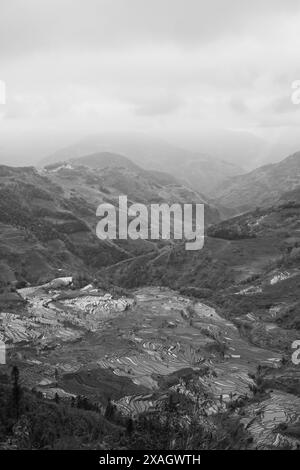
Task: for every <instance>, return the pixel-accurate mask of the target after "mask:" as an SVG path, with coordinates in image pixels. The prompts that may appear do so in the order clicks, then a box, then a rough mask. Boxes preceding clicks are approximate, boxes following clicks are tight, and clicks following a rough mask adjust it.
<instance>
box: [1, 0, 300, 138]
mask: <svg viewBox="0 0 300 470" xmlns="http://www.w3.org/2000/svg"><path fill="white" fill-rule="evenodd" d="M299 24H300V2H299V1H298V0H285V1H284V2H283V1H282V0H252V1H251V2H249V1H246V0H226V1H222V0H218V1H217V0H210V1H209V2H208V1H202V0H188V1H186V0H151V1H149V0H87V1H85V2H83V1H82V0H52V1H50V0H49V1H48V0H45V1H43V2H41V1H40V0H26V2H24V1H23V0H2V1H1V15H0V79H2V80H5V82H6V85H7V104H6V106H5V109H2V110H1V116H2V118H1V120H0V131H1V132H2V135H5V133H7V135H8V133H9V135H13V133H14V129H15V131H16V132H17V131H20V129H23V130H26V129H29V130H32V131H33V130H34V131H35V132H39V131H43V132H45V131H46V130H47V129H49V128H51V129H55V127H57V129H58V130H59V129H61V128H62V126H64V127H65V128H66V129H68V131H71V130H74V132H77V131H78V130H80V131H81V132H82V134H84V133H86V132H87V131H89V132H91V131H92V132H94V131H97V130H99V129H101V131H105V130H108V131H110V130H114V131H115V130H122V131H138V130H143V131H145V130H146V131H149V132H158V133H161V134H163V133H164V132H165V133H167V134H169V135H170V134H172V133H174V135H177V136H178V135H179V134H180V133H182V134H183V135H185V134H187V133H194V134H196V133H197V132H198V131H199V130H202V129H204V128H209V129H213V128H226V129H234V130H240V129H243V130H246V131H249V132H253V133H256V134H257V135H259V136H261V137H265V138H272V136H273V135H276V133H278V131H279V130H282V129H288V130H292V129H297V128H298V126H299V124H300V106H298V107H297V106H295V105H293V104H292V103H291V93H292V90H291V85H292V82H293V81H294V80H297V79H300V63H299V52H300V34H299ZM2 108H3V107H2Z"/></svg>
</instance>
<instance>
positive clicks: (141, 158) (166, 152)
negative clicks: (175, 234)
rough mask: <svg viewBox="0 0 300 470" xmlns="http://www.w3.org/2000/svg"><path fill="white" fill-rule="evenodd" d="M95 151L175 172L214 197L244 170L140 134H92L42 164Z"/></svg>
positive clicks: (194, 186)
mask: <svg viewBox="0 0 300 470" xmlns="http://www.w3.org/2000/svg"><path fill="white" fill-rule="evenodd" d="M94 153H98V154H105V153H111V154H112V160H113V161H114V160H115V157H114V156H113V154H115V153H117V154H122V155H126V156H127V157H128V158H130V160H132V162H134V163H136V164H137V165H139V166H141V167H143V168H145V169H148V170H159V171H163V172H167V173H168V174H171V175H174V176H175V177H176V178H177V179H179V180H181V181H182V182H183V183H184V184H186V185H189V186H191V187H192V188H194V189H195V190H196V191H199V192H200V193H202V194H204V195H207V196H208V195H211V196H213V192H214V189H215V188H217V187H218V185H219V184H220V183H221V182H223V181H224V180H226V179H227V178H229V177H232V176H235V175H239V174H241V173H243V169H242V168H241V167H239V166H238V165H236V164H233V163H230V162H227V161H224V160H221V159H218V158H214V157H213V156H211V155H209V154H206V153H200V152H191V151H189V150H186V149H184V148H180V147H176V146H174V145H171V144H169V143H167V142H165V141H163V140H159V139H154V138H150V137H147V136H140V135H132V136H130V135H129V136H127V135H100V136H90V137H87V138H86V139H83V140H82V141H80V142H78V143H76V144H74V145H71V146H69V147H66V148H64V149H61V150H58V151H57V152H55V153H54V154H52V155H50V156H49V157H48V158H46V159H43V160H42V161H41V162H40V165H41V166H44V165H47V164H49V163H51V164H52V163H57V162H60V161H71V160H76V159H79V158H81V157H85V155H89V154H94ZM85 158H86V157H85Z"/></svg>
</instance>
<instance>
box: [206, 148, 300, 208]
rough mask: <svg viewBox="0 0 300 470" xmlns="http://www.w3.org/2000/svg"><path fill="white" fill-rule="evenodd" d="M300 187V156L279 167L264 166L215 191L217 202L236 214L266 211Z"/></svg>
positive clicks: (294, 155)
mask: <svg viewBox="0 0 300 470" xmlns="http://www.w3.org/2000/svg"><path fill="white" fill-rule="evenodd" d="M298 186H300V152H297V153H294V154H293V155H290V156H289V157H287V158H285V159H284V160H282V161H280V162H279V163H274V164H269V165H264V166H262V167H260V168H257V169H255V170H253V171H251V172H250V173H246V174H244V175H239V176H235V177H233V178H230V179H228V180H227V181H226V182H224V183H222V184H221V185H220V186H219V188H216V190H215V198H214V200H215V202H216V203H217V204H220V205H222V206H225V207H228V208H234V209H235V210H236V213H238V212H245V211H247V210H251V209H254V208H255V207H267V206H270V205H272V204H273V203H274V201H276V200H278V199H280V197H281V195H282V194H284V193H286V192H287V191H292V190H294V189H296V188H297V187H298Z"/></svg>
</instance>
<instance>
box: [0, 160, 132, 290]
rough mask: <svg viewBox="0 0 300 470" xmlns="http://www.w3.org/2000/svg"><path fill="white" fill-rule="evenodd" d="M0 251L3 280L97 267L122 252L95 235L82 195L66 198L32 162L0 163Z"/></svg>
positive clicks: (90, 209) (90, 212) (118, 257)
mask: <svg viewBox="0 0 300 470" xmlns="http://www.w3.org/2000/svg"><path fill="white" fill-rule="evenodd" d="M0 196H1V197H0V253H1V262H2V267H3V268H4V267H6V275H5V276H4V277H3V279H2V280H3V283H4V285H5V282H8V283H9V282H10V281H12V280H18V281H28V282H36V281H38V280H44V279H49V278H51V277H53V275H58V274H59V273H61V272H68V273H72V272H73V273H77V272H83V271H86V270H87V269H91V270H93V269H95V268H98V269H99V268H100V267H101V266H103V265H105V264H109V263H113V262H116V261H119V260H121V259H124V258H126V257H128V255H127V254H126V252H124V251H122V250H120V249H118V247H115V246H113V245H109V244H108V243H105V242H102V241H100V240H98V239H97V237H96V235H95V233H94V229H93V228H92V226H91V225H90V220H92V218H93V217H94V208H93V205H92V204H90V203H89V202H88V201H87V200H84V199H79V198H78V197H76V196H74V195H73V196H70V197H66V195H65V193H64V190H63V188H62V187H60V186H58V185H57V184H55V183H53V182H52V181H50V180H49V178H47V177H46V175H45V174H40V173H38V172H37V170H35V169H34V168H33V167H25V168H11V167H5V166H1V167H0Z"/></svg>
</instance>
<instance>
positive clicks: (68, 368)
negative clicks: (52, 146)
mask: <svg viewBox="0 0 300 470" xmlns="http://www.w3.org/2000/svg"><path fill="white" fill-rule="evenodd" d="M133 294H134V300H133V299H125V298H122V299H117V300H113V299H112V298H111V296H109V295H107V296H106V297H105V296H103V294H100V293H99V295H97V294H93V295H91V294H90V293H89V292H83V293H82V292H80V293H79V295H78V296H76V295H75V296H74V295H73V296H72V298H65V299H63V298H61V296H58V295H57V293H55V291H53V292H50V293H49V292H48V293H47V292H45V290H43V289H41V288H30V289H26V290H25V289H23V290H22V295H23V296H24V297H26V298H27V299H28V300H29V302H30V304H29V305H28V310H27V316H26V317H24V318H23V319H22V320H21V322H22V321H23V322H25V321H26V322H33V325H32V327H31V328H29V327H28V328H27V330H26V327H24V328H25V330H24V328H23V330H24V331H25V332H26V331H27V334H28V332H29V331H30V334H31V336H30V338H25V340H26V341H27V344H28V346H29V345H30V347H28V349H27V350H26V355H25V354H24V355H23V356H22V360H23V372H24V382H25V383H27V385H29V386H31V387H33V386H34V387H37V388H38V389H39V390H41V391H43V392H44V393H45V394H46V396H49V397H52V396H53V393H54V390H55V393H58V394H60V395H61V396H72V395H78V394H82V395H85V396H87V397H88V398H89V399H91V400H92V401H98V402H100V403H102V404H103V405H105V403H106V400H107V399H108V397H110V398H112V399H113V401H114V403H115V404H116V405H117V407H118V409H119V410H120V411H121V412H122V413H124V414H125V415H136V414H138V413H140V412H142V411H145V410H149V409H152V408H154V407H156V406H157V405H158V404H159V403H160V401H161V400H163V399H164V397H165V393H166V389H164V388H163V387H162V383H163V380H165V379H166V380H168V378H169V377H171V376H172V374H173V375H174V374H175V376H176V374H180V373H181V371H183V370H191V371H192V373H193V374H195V376H196V377H197V384H198V386H199V389H201V390H202V392H203V391H204V392H205V393H206V396H208V397H210V398H209V399H210V405H209V406H208V411H209V412H215V411H216V410H217V409H218V407H219V406H220V403H221V406H222V403H223V404H224V403H226V402H227V401H229V400H231V399H232V398H233V397H236V396H240V395H244V396H245V395H250V394H251V392H250V388H249V386H250V385H251V384H252V379H251V378H250V377H249V375H248V374H249V373H253V372H255V370H256V368H257V366H258V365H270V366H272V367H274V368H276V367H278V364H279V362H280V359H281V357H280V355H279V354H277V353H274V352H272V351H269V350H266V349H263V348H258V347H254V346H252V345H251V344H249V343H248V342H247V340H245V339H244V338H242V337H241V335H240V333H239V330H238V329H237V327H236V326H235V325H234V324H233V323H231V322H230V321H228V320H226V319H225V318H223V317H222V316H220V315H219V314H218V313H217V312H216V311H215V310H214V309H213V308H212V307H210V306H208V305H205V304H203V303H200V302H196V303H193V302H192V301H191V300H190V299H188V298H186V297H183V296H181V295H179V294H178V293H177V292H175V291H171V290H169V289H165V288H157V287H148V288H143V289H138V290H136V291H135V292H134V293H133ZM14 321H17V322H19V323H20V319H18V318H17V319H15V320H14ZM12 324H13V322H12ZM24 324H25V323H24ZM23 330H22V328H21V329H20V330H19V334H20V335H21V334H22V331H23ZM5 331H6V335H7V334H8V333H9V329H6V330H5ZM35 332H38V335H39V336H38V337H35V336H34V334H35ZM24 334H25V333H24ZM220 345H221V346H222V347H220ZM25 349H26V347H25ZM204 368H206V369H207V370H208V373H206V374H202V373H201V371H203V369H204ZM57 376H58V377H57ZM163 378H165V379H163ZM176 389H177V390H178V391H179V392H180V393H185V394H187V393H190V392H189V391H188V390H187V389H186V387H185V385H184V381H181V380H179V381H177V385H176ZM55 393H54V395H55ZM191 397H192V398H193V395H191ZM299 409H300V404H299V400H298V399H296V398H295V397H294V396H293V395H291V396H289V397H287V396H286V394H285V395H284V394H280V393H279V392H278V393H277V392H276V394H275V393H274V394H273V395H272V397H271V398H270V399H268V400H266V401H264V402H263V406H262V411H260V412H258V410H256V409H255V407H254V406H253V407H252V408H251V407H249V410H248V412H249V420H248V421H247V423H246V424H247V425H248V427H249V430H250V431H251V433H252V434H253V436H254V437H255V439H257V440H258V441H262V442H268V443H269V444H270V442H271V443H273V442H274V439H276V436H275V437H274V434H272V430H273V429H274V426H275V425H277V424H278V423H279V422H285V421H291V420H292V421H293V420H294V419H295V416H297V415H299ZM278 439H279V438H278Z"/></svg>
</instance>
